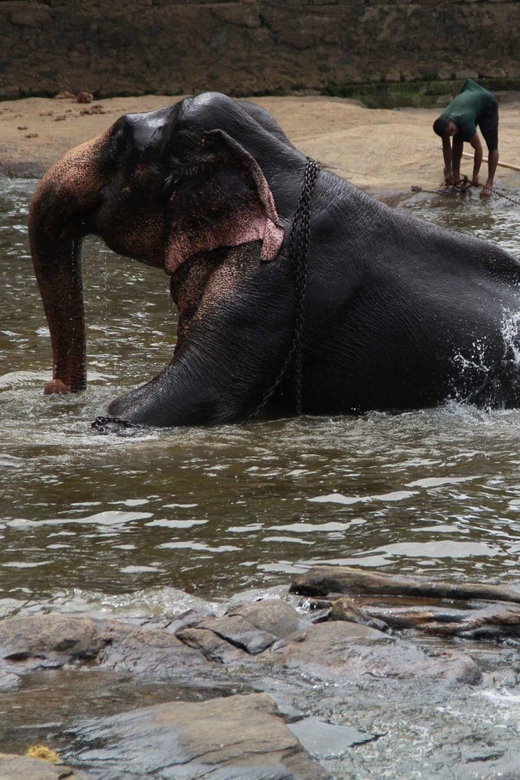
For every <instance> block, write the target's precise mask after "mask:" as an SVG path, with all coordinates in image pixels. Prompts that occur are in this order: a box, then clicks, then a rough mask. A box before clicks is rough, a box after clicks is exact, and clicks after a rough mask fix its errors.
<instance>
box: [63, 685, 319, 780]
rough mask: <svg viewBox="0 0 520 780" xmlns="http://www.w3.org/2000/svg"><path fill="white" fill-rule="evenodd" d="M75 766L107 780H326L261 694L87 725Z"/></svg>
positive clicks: (80, 731)
mask: <svg viewBox="0 0 520 780" xmlns="http://www.w3.org/2000/svg"><path fill="white" fill-rule="evenodd" d="M75 734H76V738H77V740H78V741H79V743H80V745H81V747H80V748H79V749H78V750H77V751H75V750H74V749H73V750H72V751H71V756H73V757H74V759H75V760H76V761H80V762H81V763H82V764H85V765H87V766H88V767H90V768H92V769H93V770H96V771H97V770H99V769H101V770H102V772H103V778H104V780H111V779H112V778H114V779H115V778H120V777H123V776H124V777H126V776H127V773H128V775H129V776H131V777H139V776H143V777H144V776H153V777H154V778H157V780H163V778H164V780H166V778H168V780H171V779H172V778H176V779H178V780H180V779H181V778H182V780H195V779H196V778H202V777H209V776H211V777H212V778H214V780H233V778H237V779H238V778H243V780H246V778H247V780H269V778H272V779H273V780H325V778H329V777H330V775H329V774H328V773H327V772H326V771H325V770H324V769H322V768H321V767H320V766H319V765H318V764H316V763H314V762H313V761H312V759H311V758H310V757H309V755H308V754H307V753H306V751H305V750H304V749H303V748H302V746H301V744H300V742H299V741H298V739H297V738H296V736H294V734H293V733H292V732H291V731H290V730H289V729H288V728H287V726H286V725H285V723H284V722H283V720H282V719H281V718H280V717H279V716H278V713H277V709H276V705H275V704H274V702H273V701H272V700H271V699H270V698H269V697H268V696H266V695H265V694H252V695H248V696H230V697H228V698H220V699H212V700H211V701H207V702H201V703H199V702H197V703H193V702H172V703H169V704H160V705H157V706H154V707H146V708H143V709H139V710H134V711H133V712H130V713H123V714H121V715H117V716H115V717H110V718H103V719H100V720H97V721H95V722H92V723H88V724H85V725H83V726H81V727H80V728H79V729H77V730H76V731H75Z"/></svg>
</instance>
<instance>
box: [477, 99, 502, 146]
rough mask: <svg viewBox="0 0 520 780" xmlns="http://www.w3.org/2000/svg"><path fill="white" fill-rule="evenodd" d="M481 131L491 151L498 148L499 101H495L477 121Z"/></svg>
mask: <svg viewBox="0 0 520 780" xmlns="http://www.w3.org/2000/svg"><path fill="white" fill-rule="evenodd" d="M477 125H478V126H479V127H480V132H481V133H482V135H483V136H484V140H485V142H486V144H487V148H488V150H489V151H490V152H494V151H495V149H498V103H497V101H496V100H495V101H493V105H492V106H491V108H489V109H488V110H487V111H486V112H485V114H482V116H481V117H479V119H478V121H477Z"/></svg>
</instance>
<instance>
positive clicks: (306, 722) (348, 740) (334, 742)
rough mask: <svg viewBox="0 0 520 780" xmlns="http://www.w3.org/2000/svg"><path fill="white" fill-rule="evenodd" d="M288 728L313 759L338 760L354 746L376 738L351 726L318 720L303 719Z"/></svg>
mask: <svg viewBox="0 0 520 780" xmlns="http://www.w3.org/2000/svg"><path fill="white" fill-rule="evenodd" d="M289 728H290V730H291V731H292V733H293V734H294V735H295V736H296V737H297V738H298V739H299V741H300V742H301V744H302V745H303V747H304V748H305V749H306V750H307V751H308V752H309V753H310V754H311V756H314V758H339V757H340V756H342V755H344V754H345V753H346V752H347V750H348V749H349V748H351V747H353V746H354V745H363V744H364V743H365V742H372V740H374V739H377V738H378V737H377V735H376V734H367V733H366V732H362V731H358V729H355V728H352V726H345V725H336V724H334V723H327V722H326V721H324V720H320V718H303V719H302V720H299V721H297V722H296V723H289Z"/></svg>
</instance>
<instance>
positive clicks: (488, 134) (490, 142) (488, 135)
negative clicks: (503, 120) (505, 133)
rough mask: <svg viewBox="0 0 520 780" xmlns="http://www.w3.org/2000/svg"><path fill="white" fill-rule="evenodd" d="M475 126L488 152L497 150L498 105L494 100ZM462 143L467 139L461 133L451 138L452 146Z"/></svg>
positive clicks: (467, 139)
mask: <svg viewBox="0 0 520 780" xmlns="http://www.w3.org/2000/svg"><path fill="white" fill-rule="evenodd" d="M477 126H478V127H479V128H480V132H481V133H482V135H483V136H484V140H485V142H486V145H487V148H488V151H490V152H494V151H495V149H498V103H497V101H496V100H494V101H493V103H492V105H491V106H490V107H489V108H488V110H487V111H485V112H484V113H483V114H482V116H481V117H480V118H479V119H477ZM464 141H469V138H465V137H464V136H463V135H462V134H461V133H456V134H455V135H454V136H453V143H454V144H457V143H458V144H462V143H464Z"/></svg>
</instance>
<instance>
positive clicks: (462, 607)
mask: <svg viewBox="0 0 520 780" xmlns="http://www.w3.org/2000/svg"><path fill="white" fill-rule="evenodd" d="M381 601H383V602H384V601H388V599H381V598H380V597H379V598H378V599H377V601H376V599H373V600H371V601H370V602H367V600H366V599H365V600H364V601H363V609H360V608H359V607H358V606H357V605H356V604H354V603H353V602H352V601H351V599H345V598H341V599H338V600H337V601H335V602H334V603H333V605H332V608H331V610H330V613H329V620H352V619H353V614H354V612H360V613H361V614H363V615H364V616H365V618H366V620H370V619H372V620H374V621H378V622H380V623H382V624H383V625H386V626H389V627H391V628H394V629H410V628H413V629H415V630H416V631H423V632H425V633H428V634H435V635H437V636H458V637H463V638H465V639H495V638H500V637H508V636H512V637H518V636H520V605H517V604H511V603H508V602H494V603H480V602H476V601H466V602H464V603H462V604H461V603H457V602H452V601H450V602H449V603H446V604H442V602H439V603H438V604H421V603H420V600H417V601H418V602H419V603H415V604H407V605H406V606H403V605H402V604H400V603H399V601H398V600H397V599H395V600H394V602H393V603H381Z"/></svg>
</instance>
